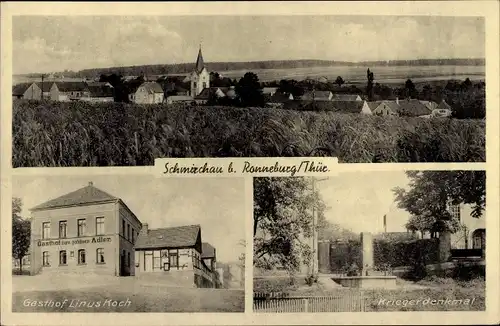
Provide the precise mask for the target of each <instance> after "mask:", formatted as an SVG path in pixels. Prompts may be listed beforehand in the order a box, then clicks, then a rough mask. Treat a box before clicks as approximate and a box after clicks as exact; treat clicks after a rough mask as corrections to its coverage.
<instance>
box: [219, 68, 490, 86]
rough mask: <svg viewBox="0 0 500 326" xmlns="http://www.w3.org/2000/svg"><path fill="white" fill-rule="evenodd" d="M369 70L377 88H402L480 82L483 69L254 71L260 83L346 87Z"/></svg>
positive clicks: (363, 80) (233, 74)
mask: <svg viewBox="0 0 500 326" xmlns="http://www.w3.org/2000/svg"><path fill="white" fill-rule="evenodd" d="M368 68H370V70H371V71H373V73H374V76H375V82H377V83H381V84H394V83H400V84H403V83H404V82H405V81H406V80H407V79H408V78H410V79H411V80H412V81H413V82H414V83H417V82H422V81H432V80H448V79H460V80H464V79H466V78H469V79H470V80H477V79H484V76H485V70H484V66H391V67H387V66H335V67H308V68H295V69H254V70H251V71H252V72H254V73H256V74H257V75H258V76H259V80H260V81H273V80H281V79H295V80H303V79H306V78H307V77H310V78H314V79H315V78H318V77H326V78H328V80H331V81H334V80H335V79H336V78H337V76H342V78H343V79H344V80H345V81H346V82H347V83H349V84H357V83H363V84H365V83H366V70H367V69H368ZM245 72H246V70H231V71H221V72H220V73H221V74H222V75H223V76H224V77H230V78H241V77H243V75H244V74H245Z"/></svg>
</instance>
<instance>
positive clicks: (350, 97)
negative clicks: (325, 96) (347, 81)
mask: <svg viewBox="0 0 500 326" xmlns="http://www.w3.org/2000/svg"><path fill="white" fill-rule="evenodd" d="M332 100H333V101H361V96H359V95H356V94H335V95H333V98H332Z"/></svg>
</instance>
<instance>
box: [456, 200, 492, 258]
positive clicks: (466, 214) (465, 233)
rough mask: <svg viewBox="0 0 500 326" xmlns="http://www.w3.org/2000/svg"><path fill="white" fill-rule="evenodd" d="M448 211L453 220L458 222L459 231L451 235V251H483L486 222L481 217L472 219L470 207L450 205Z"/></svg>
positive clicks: (483, 217)
mask: <svg viewBox="0 0 500 326" xmlns="http://www.w3.org/2000/svg"><path fill="white" fill-rule="evenodd" d="M449 211H450V213H451V214H452V216H453V217H454V218H456V219H457V220H458V221H460V224H461V230H459V231H458V232H455V233H453V234H452V235H451V248H452V249H485V246H486V241H485V239H486V238H485V237H486V222H485V212H483V216H481V217H479V218H476V217H472V216H471V213H472V207H471V205H464V204H461V205H450V206H449Z"/></svg>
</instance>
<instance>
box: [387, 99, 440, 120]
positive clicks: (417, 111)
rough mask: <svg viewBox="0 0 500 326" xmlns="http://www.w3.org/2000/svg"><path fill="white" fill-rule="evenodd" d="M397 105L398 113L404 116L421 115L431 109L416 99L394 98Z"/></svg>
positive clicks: (428, 112)
mask: <svg viewBox="0 0 500 326" xmlns="http://www.w3.org/2000/svg"><path fill="white" fill-rule="evenodd" d="M396 103H397V104H398V105H399V115H401V116H406V117H421V116H424V115H428V114H431V112H432V111H431V110H430V109H429V108H428V107H427V106H426V105H425V104H423V103H422V102H421V101H419V100H417V99H405V100H396Z"/></svg>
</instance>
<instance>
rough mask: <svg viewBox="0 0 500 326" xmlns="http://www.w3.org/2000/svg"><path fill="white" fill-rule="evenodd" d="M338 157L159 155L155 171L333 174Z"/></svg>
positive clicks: (239, 174)
mask: <svg viewBox="0 0 500 326" xmlns="http://www.w3.org/2000/svg"><path fill="white" fill-rule="evenodd" d="M337 164H338V159H337V158H333V157H307V158H292V157H280V158H189V159H188V158H181V159H156V160H155V168H154V170H155V174H156V175H157V176H166V177H172V176H175V177H182V176H187V177H189V176H191V177H202V176H234V177H243V176H255V177H262V176H275V177H297V176H319V175H332V174H334V173H335V171H336V167H337Z"/></svg>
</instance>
